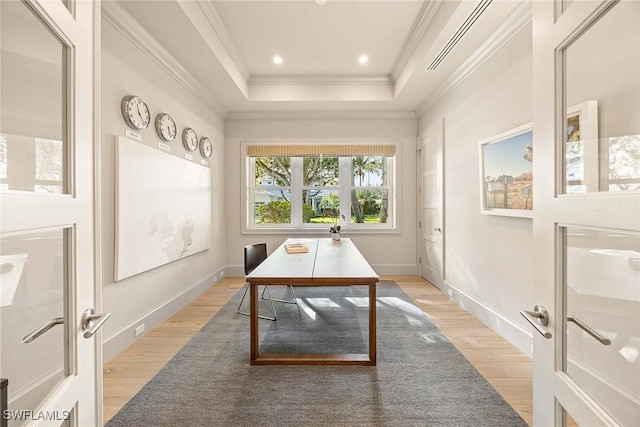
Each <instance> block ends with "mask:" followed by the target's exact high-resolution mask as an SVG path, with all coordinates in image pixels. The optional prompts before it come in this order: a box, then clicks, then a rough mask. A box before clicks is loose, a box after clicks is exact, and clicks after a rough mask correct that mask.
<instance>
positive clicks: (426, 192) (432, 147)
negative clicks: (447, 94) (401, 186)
mask: <svg viewBox="0 0 640 427" xmlns="http://www.w3.org/2000/svg"><path fill="white" fill-rule="evenodd" d="M418 159H419V161H420V165H419V167H418V170H419V171H420V191H421V196H422V197H421V198H420V199H421V202H420V211H419V215H420V219H419V221H420V225H421V229H420V231H421V232H420V234H419V240H420V242H419V249H420V259H421V262H420V275H421V276H423V277H424V278H425V279H427V280H428V281H429V282H431V283H432V284H434V285H435V286H437V287H438V288H441V287H442V283H443V280H444V244H443V243H444V240H443V179H442V162H443V142H442V126H441V125H440V124H439V125H437V126H434V127H433V128H432V129H430V130H429V131H428V132H427V133H426V136H425V137H424V138H423V139H421V140H420V157H419V158H418Z"/></svg>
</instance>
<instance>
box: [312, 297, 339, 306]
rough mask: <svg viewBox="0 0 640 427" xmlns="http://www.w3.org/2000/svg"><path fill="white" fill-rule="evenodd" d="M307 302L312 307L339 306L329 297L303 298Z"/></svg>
mask: <svg viewBox="0 0 640 427" xmlns="http://www.w3.org/2000/svg"><path fill="white" fill-rule="evenodd" d="M305 301H307V302H308V303H309V304H311V305H312V306H314V307H318V308H320V307H330V308H339V307H340V306H339V305H338V304H336V303H335V302H333V301H332V300H331V298H305Z"/></svg>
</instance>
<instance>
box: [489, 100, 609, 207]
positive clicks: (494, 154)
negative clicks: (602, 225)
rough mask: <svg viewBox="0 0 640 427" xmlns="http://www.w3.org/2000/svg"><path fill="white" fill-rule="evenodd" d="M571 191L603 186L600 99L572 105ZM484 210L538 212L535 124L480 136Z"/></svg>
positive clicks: (567, 147) (566, 154) (567, 168)
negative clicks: (534, 174)
mask: <svg viewBox="0 0 640 427" xmlns="http://www.w3.org/2000/svg"><path fill="white" fill-rule="evenodd" d="M566 125H567V133H566V139H565V141H566V142H565V147H564V168H565V192H566V193H584V192H593V191H598V184H599V183H598V181H599V170H598V101H585V102H583V103H581V104H578V105H575V106H573V107H571V108H568V109H567V118H566ZM480 184H481V190H480V194H481V197H480V198H481V200H480V211H481V212H482V213H483V214H488V215H504V216H517V217H524V218H531V217H532V216H533V124H532V123H527V124H526V125H523V126H520V127H517V128H515V129H511V130H509V131H506V132H503V133H501V134H499V135H495V136H492V137H491V138H488V139H485V140H483V141H480Z"/></svg>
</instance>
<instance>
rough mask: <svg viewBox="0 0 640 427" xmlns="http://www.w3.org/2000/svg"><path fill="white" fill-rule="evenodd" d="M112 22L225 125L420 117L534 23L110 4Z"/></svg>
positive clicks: (517, 15)
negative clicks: (249, 120) (293, 116)
mask: <svg viewBox="0 0 640 427" xmlns="http://www.w3.org/2000/svg"><path fill="white" fill-rule="evenodd" d="M103 13H104V16H105V18H106V20H107V22H109V23H110V24H111V25H113V26H114V27H116V28H117V29H119V30H120V31H121V32H122V33H123V34H124V33H126V34H127V36H128V37H129V38H130V39H133V40H137V41H138V45H139V46H141V48H142V49H143V50H144V51H145V52H146V53H147V54H148V55H150V56H151V57H152V58H154V59H155V60H156V62H159V63H162V64H163V66H164V67H165V69H169V70H170V73H171V74H175V75H176V78H177V79H178V80H179V81H181V82H182V84H184V85H185V86H186V87H188V88H189V89H190V90H191V91H192V92H193V93H194V94H195V95H197V96H198V97H199V98H200V99H201V100H202V101H203V102H205V103H206V104H208V105H209V106H210V107H211V108H212V110H214V111H216V112H217V113H219V114H220V115H222V116H223V117H229V116H241V115H250V114H257V113H263V114H264V113H267V112H295V113H298V114H299V113H301V112H310V111H312V112H321V111H326V112H333V113H335V112H372V111H375V112H386V113H413V112H416V111H417V112H420V110H423V109H424V108H426V106H428V104H429V102H431V101H432V100H433V99H434V97H436V96H439V95H441V94H442V93H443V92H444V91H445V90H446V89H447V87H452V85H455V84H456V83H457V81H459V80H460V79H461V77H463V76H464V73H465V71H469V70H470V69H472V68H473V67H476V66H478V65H479V64H480V63H481V62H482V61H483V60H484V59H486V57H487V56H488V55H490V54H491V52H492V51H493V50H495V48H497V47H499V45H500V43H503V42H504V39H505V37H506V38H508V37H510V34H511V35H512V34H513V33H514V32H515V31H517V30H519V29H520V28H521V27H522V26H523V25H524V23H526V22H527V21H528V19H529V17H530V9H529V6H528V2H527V1H526V0H493V1H492V0H461V1H454V0H430V1H429V0H428V1H422V0H328V2H327V4H326V5H324V6H318V5H316V4H314V2H313V1H312V0H279V1H272V0H251V1H249V0H246V1H245V0H226V1H218V0H212V1H210V0H111V1H104V2H103ZM474 16H475V17H476V18H477V19H476V20H473V19H470V17H474ZM471 21H473V25H470V26H469V28H468V31H467V32H466V33H465V34H464V35H463V36H462V37H461V38H459V42H458V43H457V44H456V45H455V46H453V48H452V49H451V50H450V52H449V53H448V55H447V56H446V57H445V58H444V60H443V61H442V62H441V63H440V64H439V65H438V67H437V68H436V69H435V70H433V71H425V70H426V68H427V67H429V65H430V64H431V63H432V61H433V60H434V59H435V58H436V57H437V55H438V54H439V53H440V52H441V51H442V49H443V48H445V47H446V46H447V43H448V42H449V41H450V40H451V39H452V38H453V39H455V38H456V33H457V32H458V31H460V29H461V28H464V27H465V23H467V24H468V23H469V22H471ZM496 28H498V29H501V30H499V31H497V32H496ZM498 33H500V34H498ZM492 49H493V50H492ZM274 55H280V56H281V57H282V58H283V63H282V64H280V65H276V64H274V63H273V61H272V58H273V56H274ZM361 55H367V56H368V57H369V62H368V63H367V64H365V65H362V64H360V63H359V62H358V58H359V57H360V56H361Z"/></svg>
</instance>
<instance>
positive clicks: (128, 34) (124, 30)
mask: <svg viewBox="0 0 640 427" xmlns="http://www.w3.org/2000/svg"><path fill="white" fill-rule="evenodd" d="M102 17H103V19H104V20H105V21H106V22H107V23H109V24H111V26H113V28H115V29H116V30H117V31H118V32H120V33H121V34H122V35H123V36H124V37H125V38H127V39H128V40H129V41H131V43H133V44H134V46H136V47H137V48H138V49H139V50H140V51H141V52H143V53H144V54H145V55H147V56H148V57H149V58H150V59H151V60H152V61H153V62H155V63H156V64H157V65H158V66H159V67H160V68H161V69H162V70H164V71H165V72H166V73H167V74H168V75H169V76H171V77H172V78H173V79H174V80H175V81H176V82H178V84H180V85H181V86H182V87H184V88H185V89H186V90H187V91H188V92H189V93H190V94H191V95H192V96H193V97H194V98H196V99H197V100H199V101H200V102H201V103H202V104H204V105H205V106H206V107H207V108H209V109H210V110H211V111H212V112H213V113H215V114H216V115H217V116H219V117H224V116H225V115H226V113H227V112H226V110H225V108H224V107H223V106H222V104H221V103H220V101H218V99H217V98H216V97H215V96H214V95H213V94H212V93H211V92H210V91H209V90H208V89H207V88H205V87H204V86H202V85H201V84H200V83H199V82H198V80H197V79H195V78H194V77H193V76H192V75H191V74H190V73H189V72H188V71H187V70H186V69H185V68H184V67H183V66H182V65H181V64H180V63H179V62H178V61H177V60H176V59H175V58H174V57H173V56H172V55H171V54H170V53H169V52H168V51H167V50H166V49H165V48H164V47H162V45H160V43H158V42H157V41H156V40H155V39H154V38H153V37H152V36H151V35H150V34H149V33H148V32H147V31H146V30H144V29H143V28H142V27H141V26H140V24H138V22H137V21H136V20H135V19H133V18H132V17H131V15H129V14H128V13H127V12H126V11H125V10H124V9H123V8H122V7H121V6H120V5H118V4H117V3H116V2H112V1H105V2H102Z"/></svg>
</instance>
